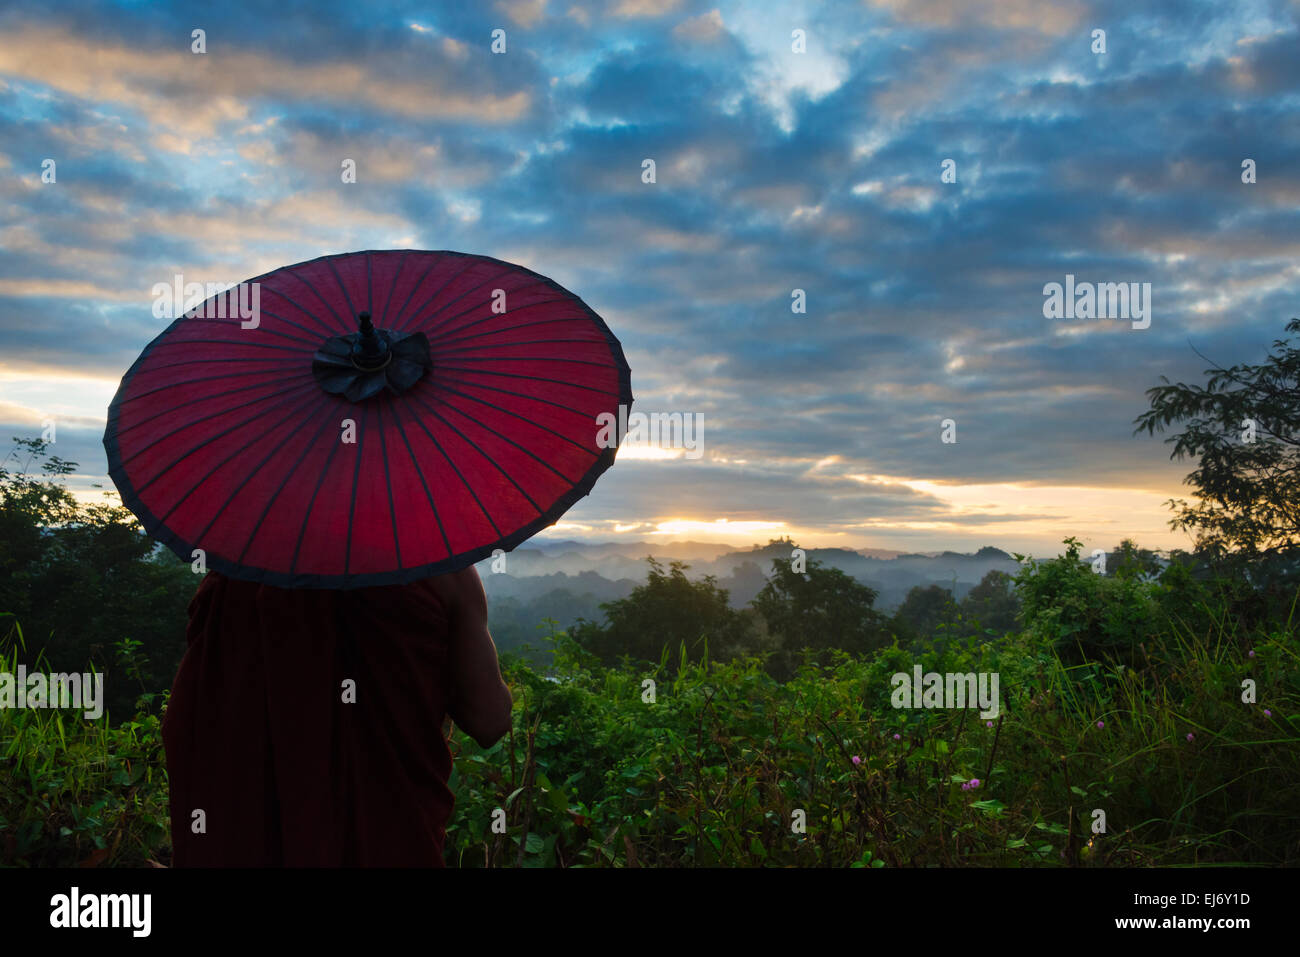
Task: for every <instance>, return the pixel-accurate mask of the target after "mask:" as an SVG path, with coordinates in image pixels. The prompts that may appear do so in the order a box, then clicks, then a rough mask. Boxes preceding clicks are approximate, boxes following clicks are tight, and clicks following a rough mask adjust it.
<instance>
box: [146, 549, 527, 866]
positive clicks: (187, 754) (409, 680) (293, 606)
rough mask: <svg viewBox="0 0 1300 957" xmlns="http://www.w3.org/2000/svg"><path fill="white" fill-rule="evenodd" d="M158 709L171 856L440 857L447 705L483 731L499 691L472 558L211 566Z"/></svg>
mask: <svg viewBox="0 0 1300 957" xmlns="http://www.w3.org/2000/svg"><path fill="white" fill-rule="evenodd" d="M186 638H187V643H188V648H187V651H186V653H185V656H184V658H183V659H182V661H181V664H180V668H179V670H178V671H177V674H176V681H175V683H174V685H173V687H172V694H171V700H170V702H169V704H168V707H167V711H166V713H165V715H164V717H163V728H162V730H163V744H164V747H165V748H166V752H167V768H168V778H169V782H170V788H171V825H172V846H173V858H172V863H173V866H174V867H442V866H443V857H442V851H443V843H444V840H445V837H446V825H447V821H448V819H449V818H450V816H451V812H452V807H453V804H454V799H453V797H452V794H451V791H450V790H449V789H448V786H447V782H448V779H449V777H450V775H451V752H450V750H449V749H448V746H447V739H446V737H445V736H444V723H445V719H446V718H447V717H450V718H451V720H452V721H454V722H455V723H456V724H457V725H459V726H460V727H461V728H463V729H464V730H465V731H466V732H468V733H469V735H470V737H472V738H473V739H474V740H475V741H477V742H478V743H479V745H481V746H483V747H490V746H491V745H492V744H494V743H495V742H497V741H499V740H500V739H501V738H502V737H503V736H504V735H505V734H506V733H507V732H508V731H509V729H510V709H511V705H512V701H511V696H510V690H509V688H507V687H506V684H505V682H504V681H503V680H502V677H501V669H500V665H499V663H498V659H497V652H496V647H495V645H494V644H493V642H492V637H491V635H490V634H489V632H488V627H487V600H486V597H485V596H484V593H483V583H482V582H481V581H480V580H479V577H478V572H477V571H475V569H474V567H473V566H472V565H471V566H470V567H468V568H465V569H464V570H462V571H459V572H455V573H453V574H448V575H439V576H435V577H432V578H425V579H422V580H419V581H416V582H412V583H410V584H407V585H381V586H375V587H370V588H359V589H352V590H346V591H344V590H338V591H330V590H321V589H290V588H276V587H272V586H269V585H261V584H257V583H254V582H245V581H237V580H234V579H231V578H227V577H225V576H224V575H220V574H217V573H216V572H209V573H208V574H207V576H206V577H205V578H204V579H203V581H202V582H201V583H200V585H199V588H198V591H197V592H196V593H195V595H194V598H193V599H192V600H191V602H190V606H189V627H188V629H187V632H186Z"/></svg>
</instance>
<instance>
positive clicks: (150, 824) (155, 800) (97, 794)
mask: <svg viewBox="0 0 1300 957" xmlns="http://www.w3.org/2000/svg"><path fill="white" fill-rule="evenodd" d="M0 617H3V618H6V619H12V617H13V616H12V615H8V614H6V615H3V616H0ZM7 628H8V633H7V636H6V638H5V640H4V641H3V642H0V672H8V673H10V674H13V673H14V672H15V671H16V670H17V668H18V665H19V663H20V662H21V663H25V664H27V666H28V669H29V671H33V670H40V671H49V670H51V669H50V666H49V663H48V662H47V661H45V660H44V659H43V658H41V657H39V656H37V657H36V658H35V659H33V660H27V659H26V648H25V643H24V640H23V633H22V628H21V626H20V624H19V623H18V622H15V621H9V622H8V624H7ZM123 653H124V654H125V655H126V661H125V664H126V665H127V666H128V668H130V667H136V666H137V665H138V662H137V661H136V660H135V658H134V655H133V649H132V648H130V647H129V646H128V647H126V648H124V649H123ZM153 697H154V696H152V695H147V696H143V697H142V698H141V700H140V706H141V708H140V710H139V711H137V712H136V714H135V715H134V716H133V717H131V718H129V719H128V720H125V721H123V722H122V723H121V724H119V725H118V726H117V727H113V726H112V725H111V724H110V723H109V721H108V720H107V715H105V717H104V719H102V720H87V719H86V718H85V717H84V714H83V713H82V712H81V711H75V710H56V709H40V708H21V709H20V708H0V866H3V867H14V866H17V867H96V866H127V867H130V866H148V865H159V864H165V862H167V861H169V860H170V856H171V852H170V821H169V819H168V810H167V790H166V780H167V776H166V771H165V770H164V769H163V763H164V761H163V756H164V755H163V745H162V726H161V721H160V719H159V717H158V715H157V714H154V713H151V712H150V710H149V708H148V702H149V701H150V700H151V699H152V698H153ZM161 697H163V698H165V697H166V693H165V692H164V693H163V695H162V696H161Z"/></svg>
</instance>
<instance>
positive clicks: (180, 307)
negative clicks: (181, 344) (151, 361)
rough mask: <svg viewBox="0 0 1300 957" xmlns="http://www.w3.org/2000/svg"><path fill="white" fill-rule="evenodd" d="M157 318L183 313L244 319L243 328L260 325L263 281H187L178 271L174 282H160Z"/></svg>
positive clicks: (156, 295)
mask: <svg viewBox="0 0 1300 957" xmlns="http://www.w3.org/2000/svg"><path fill="white" fill-rule="evenodd" d="M150 292H151V293H152V294H153V314H154V318H155V319H168V318H172V317H175V316H177V315H183V316H184V317H185V318H186V319H240V320H243V321H241V322H240V324H239V327H240V328H241V329H256V328H257V327H258V326H259V325H261V322H262V285H261V283H256V282H209V283H202V282H186V281H185V277H184V276H182V275H181V274H180V273H177V274H176V275H174V276H173V277H172V281H171V282H170V283H165V282H156V283H154V285H153V288H152V289H151V290H150Z"/></svg>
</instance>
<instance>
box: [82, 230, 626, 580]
mask: <svg viewBox="0 0 1300 957" xmlns="http://www.w3.org/2000/svg"><path fill="white" fill-rule="evenodd" d="M253 284H256V286H254V285H253ZM246 285H247V288H248V290H251V291H252V292H253V293H255V294H245V293H243V292H242V291H241V290H235V291H232V292H230V293H228V294H226V295H224V296H222V297H214V298H211V299H209V300H207V302H205V303H204V307H203V311H202V312H200V313H199V315H214V314H215V315H220V316H228V315H229V316H231V318H198V317H195V318H187V317H185V316H182V317H181V318H178V319H177V320H176V321H175V322H173V323H172V324H171V325H170V326H169V327H168V328H167V329H166V330H165V331H164V332H163V333H162V334H161V335H159V336H158V337H157V338H156V339H154V341H153V342H151V343H150V344H149V345H148V347H147V348H146V349H145V350H144V352H143V353H142V354H141V356H140V358H139V359H137V360H136V361H135V363H134V364H133V365H132V366H131V368H130V370H128V372H127V373H126V375H125V376H124V377H123V379H122V384H121V387H120V388H119V389H118V391H117V394H116V396H114V398H113V402H112V405H111V406H110V407H109V411H108V428H107V429H106V430H105V433H104V446H105V448H106V449H107V452H108V461H109V474H110V475H111V476H112V478H113V481H114V482H115V483H116V484H117V488H118V490H119V491H120V492H121V495H122V501H123V502H124V503H125V504H126V505H127V507H129V508H130V509H131V510H132V511H133V512H134V513H135V514H136V515H137V516H138V517H139V519H140V521H141V523H142V524H143V526H144V529H145V531H146V532H148V534H149V535H151V536H152V537H154V538H156V539H158V540H159V541H161V542H162V543H163V544H165V545H166V546H167V547H169V548H171V549H172V551H174V552H176V554H177V555H179V556H180V557H181V558H182V559H183V560H185V561H191V560H192V559H193V557H194V554H193V553H194V549H202V550H203V552H204V553H205V554H204V559H205V561H206V564H207V566H208V567H209V568H212V569H215V570H216V571H219V572H221V573H222V574H224V575H228V576H230V577H233V578H240V579H246V580H251V581H259V582H264V583H267V584H271V585H278V586H281V587H292V588H356V587H362V586H368V585H383V584H394V583H401V582H408V581H413V580H415V579H418V578H423V577H426V576H429V575H436V574H442V573H445V572H451V571H456V570H457V569H460V568H463V567H464V566H466V565H469V564H472V563H474V562H477V561H480V560H482V559H483V558H486V557H488V556H489V555H491V554H492V553H493V551H494V550H495V549H498V548H500V549H503V550H505V551H509V550H510V549H512V548H514V547H515V546H516V545H518V544H519V543H520V542H522V541H524V540H525V539H527V538H529V537H530V536H531V535H533V534H535V533H536V532H538V531H540V530H541V529H543V528H545V527H546V526H548V525H552V524H554V523H555V522H556V521H557V520H558V519H559V518H560V516H561V515H563V514H564V513H565V512H566V511H567V510H568V509H569V507H570V506H572V505H573V503H574V502H576V501H577V500H578V499H580V498H582V497H583V496H584V495H586V494H588V493H589V492H590V490H591V487H592V486H593V485H594V484H595V481H596V479H597V478H598V477H599V476H600V475H601V473H603V472H604V471H605V470H606V469H607V468H609V467H610V465H612V464H613V463H614V456H615V454H616V452H617V439H618V438H621V436H615V441H614V442H609V441H606V439H607V438H608V434H609V430H608V429H606V430H604V436H602V430H601V427H600V423H601V422H605V421H608V419H601V418H600V417H601V416H602V415H603V414H608V415H611V416H613V417H614V419H615V420H616V421H618V422H625V421H626V413H624V415H623V416H619V407H620V405H621V406H623V407H625V408H626V409H630V407H631V404H632V389H631V373H630V370H629V369H628V365H627V362H626V361H625V360H624V358H623V350H622V347H621V346H620V345H619V342H618V340H617V339H616V338H615V337H614V335H613V334H612V333H611V332H610V331H609V328H608V327H607V326H606V325H605V323H604V321H603V320H602V319H601V318H600V317H599V316H598V315H596V313H594V312H593V311H592V310H591V309H590V308H589V307H588V306H587V305H586V304H585V303H584V302H583V301H582V300H581V299H579V298H578V297H577V296H575V295H573V294H572V293H570V292H568V291H567V290H565V289H563V288H562V287H560V286H559V285H558V284H556V283H555V282H553V281H552V280H550V279H547V278H545V277H543V276H539V275H538V274H537V273H534V272H532V271H531V270H528V269H524V268H523V267H521V266H515V265H511V264H510V263H505V262H501V261H500V260H497V259H491V258H488V257H486V256H473V255H468V254H465V253H455V252H446V251H441V252H427V251H417V250H383V251H369V252H358V253H349V254H344V255H338V256H325V257H322V258H320V259H315V260H312V261H311V262H306V263H299V264H298V265H295V266H286V267H284V268H281V269H277V270H275V271H274V272H270V273H267V274H266V275H264V276H259V277H258V278H256V279H253V280H249V282H248V284H246ZM227 301H228V302H229V303H230V306H231V307H230V308H229V309H226V308H222V309H220V310H218V309H217V308H215V307H216V306H218V305H221V306H223V307H224V306H225V305H226V303H227ZM237 301H238V302H240V303H243V304H248V303H249V302H251V303H260V308H259V309H257V310H255V311H256V312H257V315H256V316H255V318H254V319H252V320H251V321H250V320H246V319H245V320H241V318H240V316H239V315H237V314H236V312H237V310H236V309H235V308H234V304H235V303H236V302H237ZM606 446H609V447H606Z"/></svg>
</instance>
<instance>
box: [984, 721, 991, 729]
mask: <svg viewBox="0 0 1300 957" xmlns="http://www.w3.org/2000/svg"><path fill="white" fill-rule="evenodd" d="M984 727H986V728H991V727H993V722H992V721H985V722H984Z"/></svg>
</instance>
